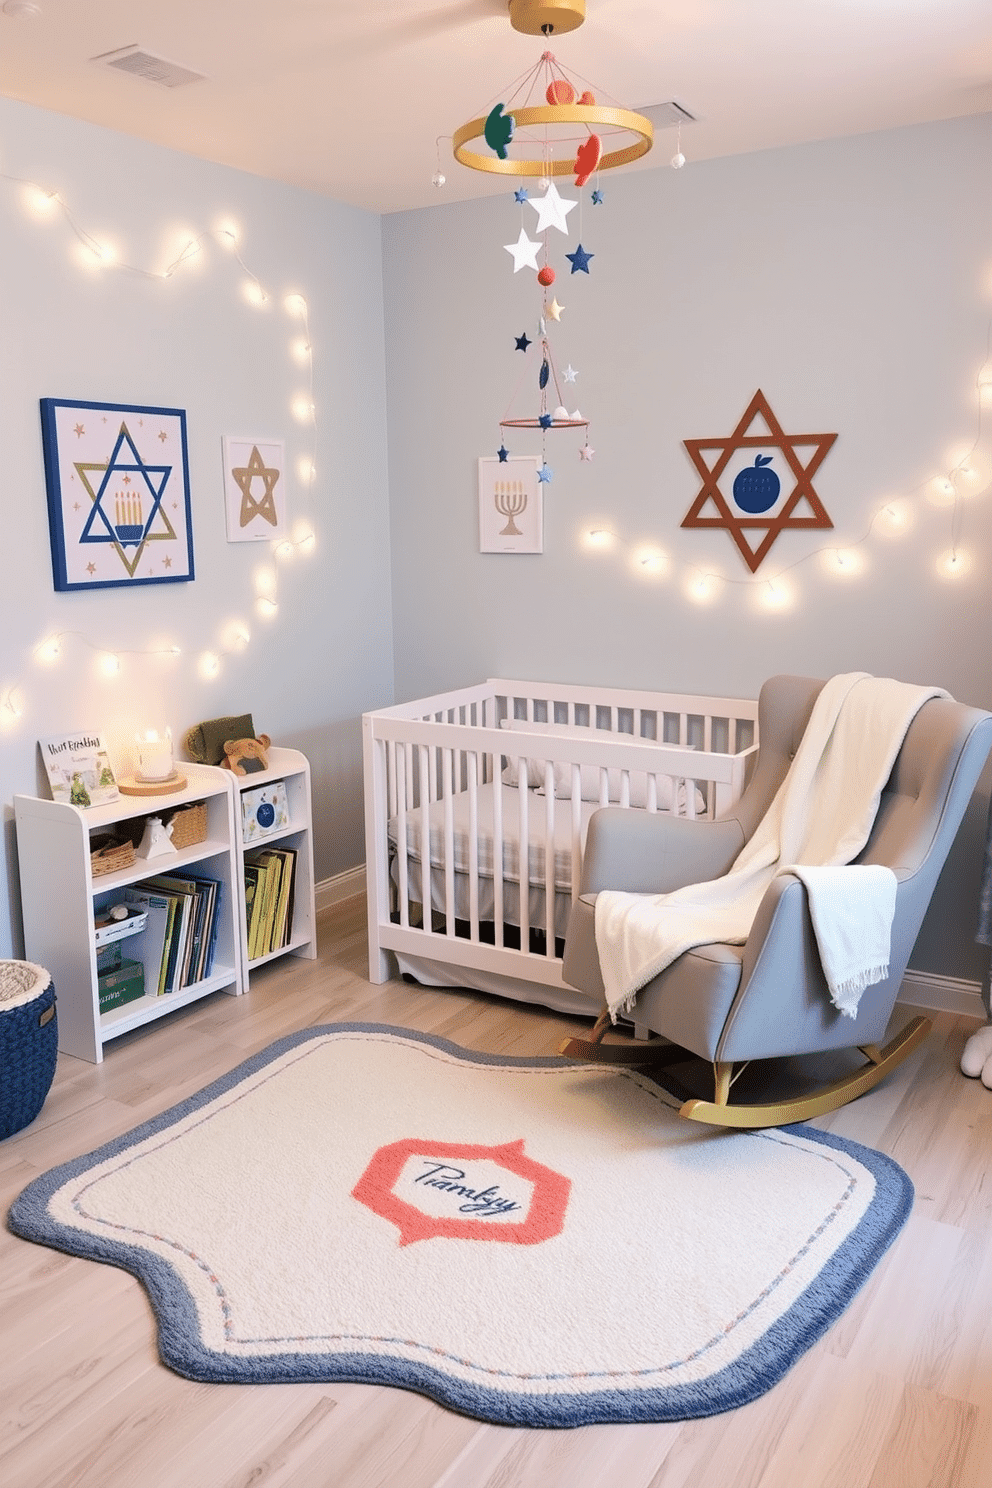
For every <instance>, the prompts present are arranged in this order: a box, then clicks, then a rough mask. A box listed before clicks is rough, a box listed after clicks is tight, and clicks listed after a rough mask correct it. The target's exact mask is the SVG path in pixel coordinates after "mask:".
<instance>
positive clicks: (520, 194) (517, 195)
mask: <svg viewBox="0 0 992 1488" xmlns="http://www.w3.org/2000/svg"><path fill="white" fill-rule="evenodd" d="M513 200H514V201H516V202H521V203H523V202H525V201H529V200H530V197H529V194H528V191H527V187H526V186H518V187H517V189H516V191H515V192H514V193H513Z"/></svg>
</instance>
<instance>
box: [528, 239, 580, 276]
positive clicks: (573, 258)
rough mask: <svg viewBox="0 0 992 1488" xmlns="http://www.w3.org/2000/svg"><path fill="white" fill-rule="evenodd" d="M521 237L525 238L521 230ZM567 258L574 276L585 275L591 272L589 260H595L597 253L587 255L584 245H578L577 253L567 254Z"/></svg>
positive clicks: (576, 247)
mask: <svg viewBox="0 0 992 1488" xmlns="http://www.w3.org/2000/svg"><path fill="white" fill-rule="evenodd" d="M520 236H521V237H523V231H522V230H521V233H520ZM565 257H566V258H567V259H568V261H569V263H570V264H571V265H572V273H573V274H578V273H580V272H581V273H583V274H588V272H589V260H590V259H591V258H595V257H596V255H595V253H587V252H586V250H585V249H584V248H583V246H582V244H581V243H577V244H576V246H575V252H574V253H566V254H565Z"/></svg>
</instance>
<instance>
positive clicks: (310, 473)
mask: <svg viewBox="0 0 992 1488" xmlns="http://www.w3.org/2000/svg"><path fill="white" fill-rule="evenodd" d="M296 473H297V475H298V476H299V477H300V480H301V481H302V482H303V484H304V485H306V486H308V485H309V484H310V482H311V481H312V480H313V478H314V476H315V475H316V474H317V468H316V466H315V465H314V463H313V461H312V460H311V459H310V458H309V456H308V455H301V456H300V458H299V459H298V460H297V462H296Z"/></svg>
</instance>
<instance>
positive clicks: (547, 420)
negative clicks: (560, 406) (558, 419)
mask: <svg viewBox="0 0 992 1488" xmlns="http://www.w3.org/2000/svg"><path fill="white" fill-rule="evenodd" d="M537 422H538V423H539V424H540V426H541V428H542V429H550V428H551V425H552V424H553V423H554V419H553V418H552V417H551V414H550V413H542V414H541V415H540V416H539V417H538V420H537Z"/></svg>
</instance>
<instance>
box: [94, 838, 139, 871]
mask: <svg viewBox="0 0 992 1488" xmlns="http://www.w3.org/2000/svg"><path fill="white" fill-rule="evenodd" d="M133 862H134V843H133V842H119V841H118V840H117V838H116V837H91V838H90V872H91V873H92V875H93V877H94V878H99V877H100V876H101V874H104V873H116V872H117V870H118V868H130V866H131V864H132V863H133Z"/></svg>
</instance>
